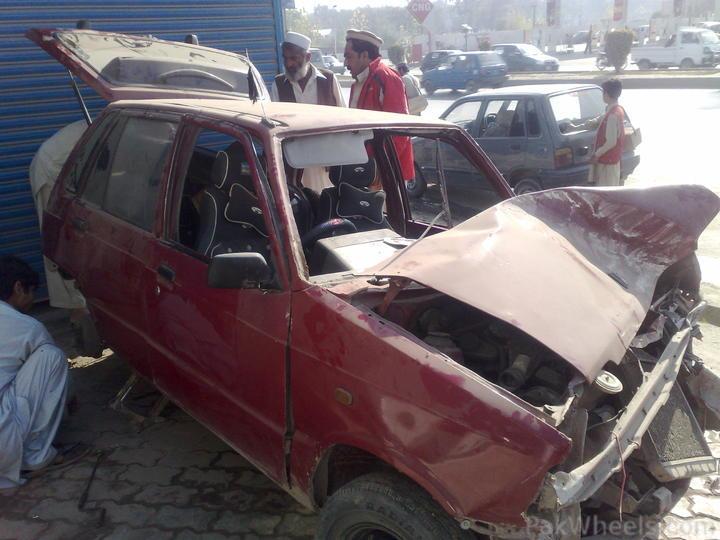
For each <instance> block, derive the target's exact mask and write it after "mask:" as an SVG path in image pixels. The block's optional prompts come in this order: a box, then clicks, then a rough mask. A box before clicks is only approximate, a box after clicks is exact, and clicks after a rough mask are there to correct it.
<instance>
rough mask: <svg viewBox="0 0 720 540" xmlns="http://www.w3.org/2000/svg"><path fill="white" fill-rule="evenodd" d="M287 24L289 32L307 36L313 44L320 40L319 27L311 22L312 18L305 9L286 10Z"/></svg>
mask: <svg viewBox="0 0 720 540" xmlns="http://www.w3.org/2000/svg"><path fill="white" fill-rule="evenodd" d="M285 23H286V24H287V29H288V30H290V31H292V32H299V33H300V34H303V35H306V36H307V37H309V38H310V39H311V40H312V41H313V42H314V41H316V40H317V39H319V38H320V34H318V27H317V25H316V24H315V23H313V21H311V20H310V17H309V16H308V14H307V12H306V11H305V10H304V9H288V10H286V11H285Z"/></svg>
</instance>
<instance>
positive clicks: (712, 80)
mask: <svg viewBox="0 0 720 540" xmlns="http://www.w3.org/2000/svg"><path fill="white" fill-rule="evenodd" d="M516 77H517V78H516ZM611 77H617V78H618V79H620V80H621V81H622V84H623V88H624V89H629V90H641V89H642V90H653V89H655V90H663V89H681V88H683V89H697V90H720V76H718V75H701V76H695V77H693V76H672V77H648V76H642V77H637V76H627V75H615V74H614V73H602V74H601V75H594V76H590V77H588V76H585V77H582V76H578V77H572V76H562V77H559V76H558V77H554V76H550V77H547V78H520V77H518V76H517V75H511V76H510V78H509V79H508V81H507V82H506V83H505V84H504V85H503V86H526V85H529V84H600V83H602V82H603V81H605V80H607V79H609V78H611ZM338 81H339V82H340V86H341V87H342V88H350V87H351V86H352V83H353V79H352V78H351V77H344V76H343V77H342V78H340V77H338Z"/></svg>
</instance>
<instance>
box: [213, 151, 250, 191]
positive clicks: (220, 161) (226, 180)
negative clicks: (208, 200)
mask: <svg viewBox="0 0 720 540" xmlns="http://www.w3.org/2000/svg"><path fill="white" fill-rule="evenodd" d="M212 182H213V184H214V185H215V187H217V188H219V189H224V188H228V187H229V186H230V185H232V184H241V185H243V186H244V187H245V188H247V189H250V190H252V191H254V189H253V184H252V176H251V173H250V164H249V163H248V161H247V158H246V157H245V148H243V145H242V144H241V143H239V142H234V143H232V144H231V145H230V146H228V147H227V148H226V149H225V150H221V151H219V152H218V153H217V156H215V162H214V163H213V168H212Z"/></svg>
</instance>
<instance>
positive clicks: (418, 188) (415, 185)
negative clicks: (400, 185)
mask: <svg viewBox="0 0 720 540" xmlns="http://www.w3.org/2000/svg"><path fill="white" fill-rule="evenodd" d="M405 190H406V191H407V194H408V197H409V198H411V199H419V198H420V197H422V196H423V194H424V193H425V190H427V180H425V174H424V173H423V172H422V169H420V167H418V164H417V163H415V178H414V179H412V180H411V181H409V182H406V183H405Z"/></svg>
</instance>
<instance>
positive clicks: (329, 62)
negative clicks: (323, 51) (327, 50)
mask: <svg viewBox="0 0 720 540" xmlns="http://www.w3.org/2000/svg"><path fill="white" fill-rule="evenodd" d="M323 65H324V66H325V69H329V70H330V71H332V72H333V73H337V74H339V75H342V74H343V73H345V64H343V63H342V62H341V61H340V60H338V59H337V58H335V57H334V56H333V55H331V54H327V55H324V56H323Z"/></svg>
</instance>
